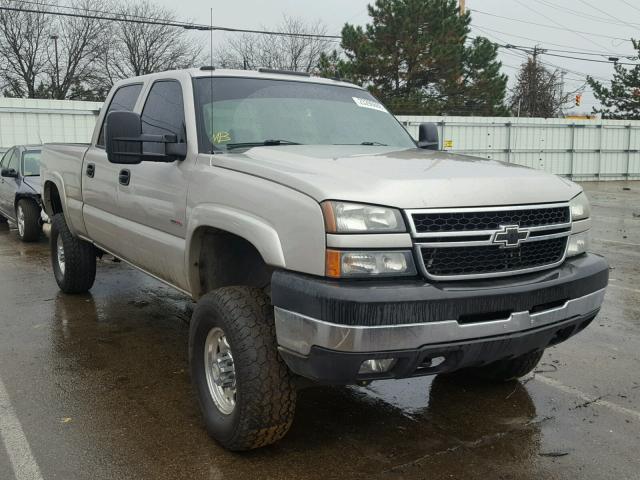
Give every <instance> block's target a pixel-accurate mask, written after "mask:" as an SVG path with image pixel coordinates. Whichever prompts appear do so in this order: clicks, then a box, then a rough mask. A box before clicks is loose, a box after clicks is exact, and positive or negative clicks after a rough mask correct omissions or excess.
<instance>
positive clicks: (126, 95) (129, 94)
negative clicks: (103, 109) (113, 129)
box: [97, 83, 142, 147]
mask: <svg viewBox="0 0 640 480" xmlns="http://www.w3.org/2000/svg"><path fill="white" fill-rule="evenodd" d="M140 90H142V84H141V83H136V84H133V85H125V86H124V87H120V88H119V89H118V90H117V91H116V93H115V94H114V95H113V98H112V99H111V103H110V104H109V108H108V109H107V113H105V115H104V119H103V120H102V128H101V129H100V137H99V138H98V143H97V145H99V146H101V147H104V122H105V120H106V119H107V115H108V114H109V112H118V111H124V112H131V111H133V107H135V106H136V101H137V100H138V96H139V95H140Z"/></svg>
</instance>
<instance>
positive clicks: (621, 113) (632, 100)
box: [587, 39, 640, 120]
mask: <svg viewBox="0 0 640 480" xmlns="http://www.w3.org/2000/svg"><path fill="white" fill-rule="evenodd" d="M631 42H632V43H633V48H635V49H636V50H638V53H639V54H640V42H639V41H637V40H633V39H632V40H631ZM613 68H614V72H613V79H612V80H611V87H610V88H607V87H605V86H604V85H603V84H602V83H600V82H598V81H597V80H595V79H594V78H592V77H589V78H588V79H587V81H588V82H589V85H590V86H591V88H592V89H593V95H594V96H595V97H596V98H597V99H598V100H599V101H600V104H601V105H602V107H601V108H594V109H593V111H594V113H600V114H601V115H602V118H612V119H623V120H640V65H636V66H634V67H632V68H629V69H627V68H625V67H624V66H623V65H620V64H615V65H614V67H613Z"/></svg>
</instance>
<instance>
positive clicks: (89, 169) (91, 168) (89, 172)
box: [87, 163, 96, 178]
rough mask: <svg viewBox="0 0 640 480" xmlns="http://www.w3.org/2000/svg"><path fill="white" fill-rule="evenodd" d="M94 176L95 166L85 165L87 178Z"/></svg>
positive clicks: (91, 164)
mask: <svg viewBox="0 0 640 480" xmlns="http://www.w3.org/2000/svg"><path fill="white" fill-rule="evenodd" d="M95 174H96V166H95V165H94V164H93V163H90V164H88V165H87V177H89V178H93V176H94V175H95Z"/></svg>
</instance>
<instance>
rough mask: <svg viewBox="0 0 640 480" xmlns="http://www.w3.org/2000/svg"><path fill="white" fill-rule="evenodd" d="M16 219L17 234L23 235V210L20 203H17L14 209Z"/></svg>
mask: <svg viewBox="0 0 640 480" xmlns="http://www.w3.org/2000/svg"><path fill="white" fill-rule="evenodd" d="M16 219H17V223H18V234H19V235H20V236H21V237H24V210H22V206H21V205H18V208H17V209H16Z"/></svg>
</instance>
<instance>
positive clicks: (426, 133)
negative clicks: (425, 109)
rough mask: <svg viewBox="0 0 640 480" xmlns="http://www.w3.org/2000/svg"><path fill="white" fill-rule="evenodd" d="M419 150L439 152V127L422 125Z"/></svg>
mask: <svg viewBox="0 0 640 480" xmlns="http://www.w3.org/2000/svg"><path fill="white" fill-rule="evenodd" d="M418 148H424V149H426V150H439V149H440V142H439V141H438V126H437V125H436V124H435V123H421V124H420V126H419V127H418Z"/></svg>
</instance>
